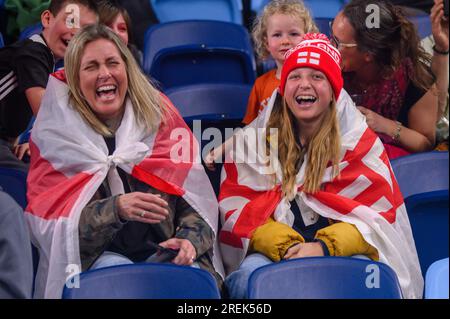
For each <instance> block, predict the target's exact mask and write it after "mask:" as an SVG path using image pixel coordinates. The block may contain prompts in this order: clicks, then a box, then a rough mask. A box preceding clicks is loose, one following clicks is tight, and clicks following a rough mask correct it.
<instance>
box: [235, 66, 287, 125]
mask: <svg viewBox="0 0 450 319" xmlns="http://www.w3.org/2000/svg"><path fill="white" fill-rule="evenodd" d="M276 73H277V69H273V70H270V71H269V72H267V73H264V74H263V75H261V76H260V77H259V78H257V79H256V81H255V84H254V85H253V88H252V91H251V92H250V96H249V98H248V104H247V113H246V114H245V116H244V119H243V120H242V123H244V124H245V125H247V124H250V123H251V122H252V121H253V120H254V119H255V118H256V117H257V116H258V114H259V112H261V111H262V110H263V109H264V108H265V107H266V106H267V103H268V102H269V100H270V97H271V96H272V93H273V91H274V90H275V89H276V88H278V86H280V80H278V79H277V77H276Z"/></svg>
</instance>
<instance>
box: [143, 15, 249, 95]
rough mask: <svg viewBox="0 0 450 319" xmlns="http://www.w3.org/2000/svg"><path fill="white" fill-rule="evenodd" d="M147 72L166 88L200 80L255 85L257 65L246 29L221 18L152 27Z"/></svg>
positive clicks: (147, 40) (147, 39) (146, 52)
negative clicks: (218, 19) (219, 19)
mask: <svg viewBox="0 0 450 319" xmlns="http://www.w3.org/2000/svg"><path fill="white" fill-rule="evenodd" d="M144 71H145V73H146V74H147V75H150V76H151V77H152V78H153V79H155V80H156V81H158V82H159V84H160V86H161V87H160V88H161V89H163V90H166V89H168V88H171V87H175V86H184V85H189V84H198V83H241V84H253V82H254V81H255V75H256V64H255V59H254V55H253V48H252V45H251V42H250V37H249V35H248V32H247V30H246V29H245V28H244V27H242V26H240V25H237V24H234V23H229V22H222V21H207V20H191V21H175V22H168V23H162V24H157V25H154V26H151V27H150V28H149V29H148V30H147V32H146V34H145V39H144Z"/></svg>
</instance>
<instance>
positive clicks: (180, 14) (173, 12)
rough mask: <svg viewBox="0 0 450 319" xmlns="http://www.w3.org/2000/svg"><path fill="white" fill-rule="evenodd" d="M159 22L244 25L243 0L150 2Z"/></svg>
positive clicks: (166, 0) (152, 0)
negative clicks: (189, 21) (206, 21)
mask: <svg viewBox="0 0 450 319" xmlns="http://www.w3.org/2000/svg"><path fill="white" fill-rule="evenodd" d="M150 4H151V6H152V8H153V11H154V12H155V14H156V17H157V18H158V20H159V22H161V23H164V22H171V21H181V20H219V21H226V22H232V23H237V24H242V2H241V0H214V1H211V0H189V1H186V0H150Z"/></svg>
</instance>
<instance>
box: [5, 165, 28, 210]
mask: <svg viewBox="0 0 450 319" xmlns="http://www.w3.org/2000/svg"><path fill="white" fill-rule="evenodd" d="M0 186H1V187H2V188H3V191H5V192H6V193H8V194H9V195H10V196H11V197H12V198H14V200H15V201H16V202H17V203H18V204H19V205H20V206H21V207H22V208H23V209H25V207H26V206H27V174H26V173H25V172H22V171H20V170H16V169H12V168H5V167H0Z"/></svg>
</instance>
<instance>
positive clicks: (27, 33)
mask: <svg viewBox="0 0 450 319" xmlns="http://www.w3.org/2000/svg"><path fill="white" fill-rule="evenodd" d="M41 32H42V24H41V23H40V22H39V23H36V24H34V25H30V26H28V27H26V28H25V29H23V30H22V32H21V33H20V36H19V40H24V39H27V38H29V37H31V36H32V35H34V34H39V33H41Z"/></svg>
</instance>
